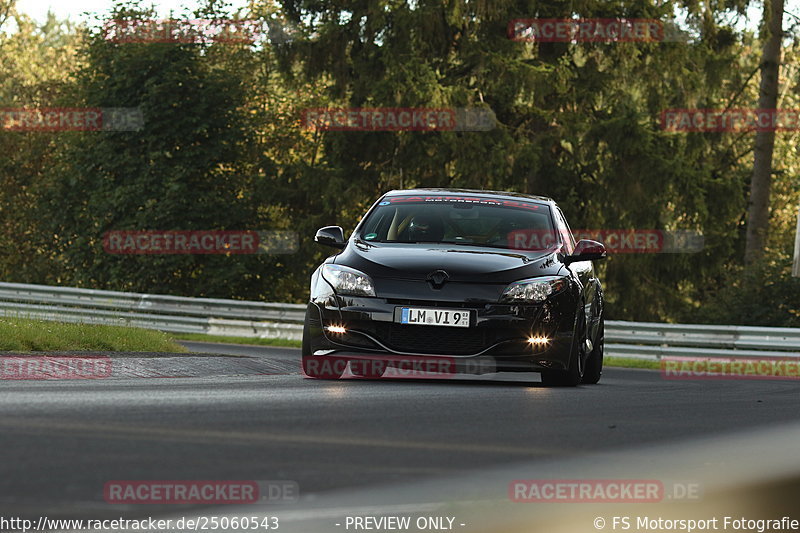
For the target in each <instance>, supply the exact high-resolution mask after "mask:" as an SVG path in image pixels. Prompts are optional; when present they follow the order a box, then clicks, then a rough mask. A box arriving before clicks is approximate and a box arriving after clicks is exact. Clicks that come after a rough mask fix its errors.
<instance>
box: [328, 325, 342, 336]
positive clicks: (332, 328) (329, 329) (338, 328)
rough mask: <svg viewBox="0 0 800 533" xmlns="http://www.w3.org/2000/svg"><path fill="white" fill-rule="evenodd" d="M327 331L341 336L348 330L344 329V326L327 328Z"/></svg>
mask: <svg viewBox="0 0 800 533" xmlns="http://www.w3.org/2000/svg"><path fill="white" fill-rule="evenodd" d="M325 329H326V330H328V331H330V332H331V333H338V334H340V335H341V334H342V333H347V330H346V329H345V328H344V326H325Z"/></svg>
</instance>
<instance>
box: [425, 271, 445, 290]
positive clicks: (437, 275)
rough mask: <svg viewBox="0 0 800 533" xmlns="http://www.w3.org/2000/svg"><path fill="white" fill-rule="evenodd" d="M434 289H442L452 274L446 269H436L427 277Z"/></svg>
mask: <svg viewBox="0 0 800 533" xmlns="http://www.w3.org/2000/svg"><path fill="white" fill-rule="evenodd" d="M426 279H427V280H428V281H429V282H430V284H431V285H432V286H433V288H434V289H441V288H442V287H443V286H444V284H445V282H446V281H447V280H448V279H450V276H449V275H448V274H447V272H445V271H444V270H434V271H433V272H431V273H430V274H428V277H427V278H426Z"/></svg>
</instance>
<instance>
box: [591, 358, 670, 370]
mask: <svg viewBox="0 0 800 533" xmlns="http://www.w3.org/2000/svg"><path fill="white" fill-rule="evenodd" d="M603 366H621V367H624V368H650V369H656V370H658V369H660V368H661V362H660V361H648V360H646V359H635V358H633V357H608V356H607V357H604V358H603Z"/></svg>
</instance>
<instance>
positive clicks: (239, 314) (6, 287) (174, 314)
mask: <svg viewBox="0 0 800 533" xmlns="http://www.w3.org/2000/svg"><path fill="white" fill-rule="evenodd" d="M305 308H306V306H304V305H300V304H285V303H264V302H248V301H243V300H222V299H216V298H186V297H182V296H168V295H160V294H141V293H135V292H115V291H101V290H95V289H78V288H74V287H53V286H49V285H30V284H26V283H0V316H19V317H25V318H34V319H40V320H58V321H63V322H84V323H88V324H111V325H125V326H136V327H141V328H147V329H158V330H162V331H168V332H171V333H201V334H208V335H228V336H236V337H259V338H282V339H294V340H299V339H300V338H302V334H303V326H302V324H303V318H304V316H305Z"/></svg>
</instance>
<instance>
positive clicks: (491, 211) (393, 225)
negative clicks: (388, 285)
mask: <svg viewBox="0 0 800 533" xmlns="http://www.w3.org/2000/svg"><path fill="white" fill-rule="evenodd" d="M359 237H360V238H361V239H363V240H365V241H369V242H382V243H392V242H398V243H410V242H433V243H451V244H474V245H478V246H490V247H494V248H507V249H528V250H531V249H534V250H539V249H546V248H549V247H551V245H552V244H553V241H554V238H553V237H554V231H553V223H552V219H551V216H550V210H549V209H548V207H547V206H546V205H544V204H537V203H533V202H522V201H504V200H494V199H487V198H460V197H453V198H450V197H445V198H437V197H434V198H432V199H424V198H416V197H414V198H406V197H394V198H386V199H384V200H383V201H382V202H381V203H380V204H379V205H378V206H376V208H375V209H374V210H373V211H372V212H371V213H370V214H369V215H368V217H367V219H366V220H365V221H364V224H363V226H362V228H361V230H360V232H359Z"/></svg>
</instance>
